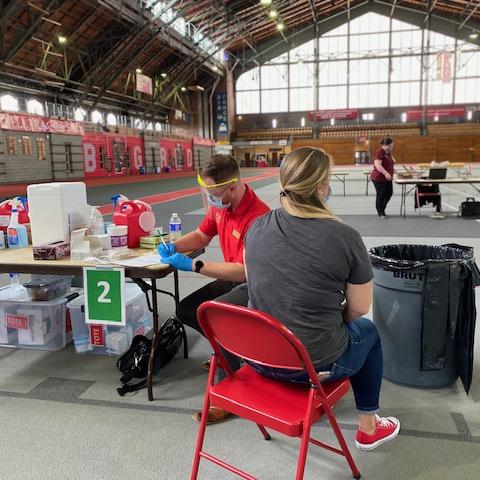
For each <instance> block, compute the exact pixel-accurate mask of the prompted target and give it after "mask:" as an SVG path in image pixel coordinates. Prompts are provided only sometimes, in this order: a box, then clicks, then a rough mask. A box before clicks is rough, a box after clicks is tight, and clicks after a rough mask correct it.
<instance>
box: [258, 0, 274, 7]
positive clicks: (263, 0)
mask: <svg viewBox="0 0 480 480" xmlns="http://www.w3.org/2000/svg"><path fill="white" fill-rule="evenodd" d="M271 4H272V0H260V5H261V6H262V7H269V6H270V5H271Z"/></svg>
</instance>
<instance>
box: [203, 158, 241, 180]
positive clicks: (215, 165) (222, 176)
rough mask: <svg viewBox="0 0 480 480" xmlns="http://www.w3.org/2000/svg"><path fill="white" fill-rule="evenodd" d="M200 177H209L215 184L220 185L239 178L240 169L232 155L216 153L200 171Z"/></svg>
mask: <svg viewBox="0 0 480 480" xmlns="http://www.w3.org/2000/svg"><path fill="white" fill-rule="evenodd" d="M200 175H201V176H202V177H210V178H211V179H213V181H214V182H215V183H221V182H226V181H227V180H231V179H232V178H235V177H237V178H240V167H239V165H238V162H237V160H235V158H234V157H232V155H225V154H223V153H217V154H215V155H212V156H211V157H210V159H209V160H208V161H207V162H206V163H205V165H204V166H203V167H202V168H201V169H200Z"/></svg>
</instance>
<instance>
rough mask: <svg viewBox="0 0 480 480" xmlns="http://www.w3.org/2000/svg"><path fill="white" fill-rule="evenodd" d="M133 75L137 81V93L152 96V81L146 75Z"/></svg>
mask: <svg viewBox="0 0 480 480" xmlns="http://www.w3.org/2000/svg"><path fill="white" fill-rule="evenodd" d="M135 75H136V79H137V92H143V93H146V94H147V95H152V93H153V87H152V79H151V78H150V77H149V76H147V75H143V73H136V74H135Z"/></svg>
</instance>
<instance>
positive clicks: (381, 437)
mask: <svg viewBox="0 0 480 480" xmlns="http://www.w3.org/2000/svg"><path fill="white" fill-rule="evenodd" d="M375 417H376V421H377V426H376V428H375V432H374V433H372V434H371V435H369V434H368V433H365V432H361V431H360V430H359V431H358V432H357V435H356V436H355V446H356V447H357V448H358V449H359V450H373V449H374V448H377V447H378V446H379V445H381V444H382V443H385V442H389V441H390V440H393V439H394V438H395V437H396V436H397V435H398V432H399V431H400V421H399V420H398V419H397V418H395V417H379V416H378V415H375Z"/></svg>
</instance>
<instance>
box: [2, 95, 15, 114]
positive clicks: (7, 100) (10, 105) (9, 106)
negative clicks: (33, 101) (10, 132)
mask: <svg viewBox="0 0 480 480" xmlns="http://www.w3.org/2000/svg"><path fill="white" fill-rule="evenodd" d="M0 109H1V110H6V111H10V112H18V110H19V108H18V100H17V99H16V98H15V97H13V96H12V95H3V96H1V97H0Z"/></svg>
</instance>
